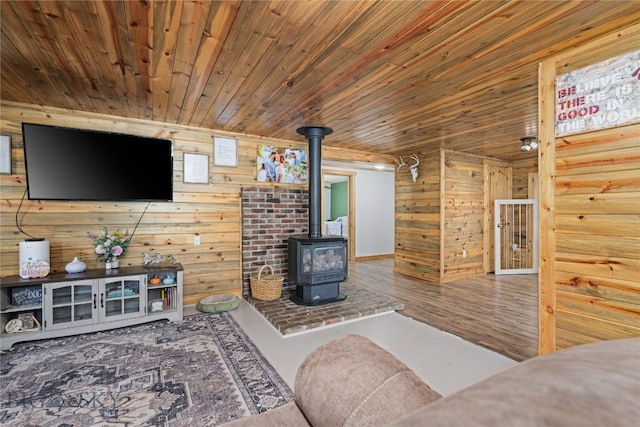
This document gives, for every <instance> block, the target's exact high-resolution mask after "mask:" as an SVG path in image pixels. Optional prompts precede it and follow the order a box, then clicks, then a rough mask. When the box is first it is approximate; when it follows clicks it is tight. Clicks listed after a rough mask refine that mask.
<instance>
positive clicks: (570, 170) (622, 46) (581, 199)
mask: <svg viewBox="0 0 640 427" xmlns="http://www.w3.org/2000/svg"><path fill="white" fill-rule="evenodd" d="M639 38H640V25H634V26H631V27H629V28H627V29H625V30H622V31H618V32H616V33H614V34H610V35H608V36H605V37H603V38H602V39H600V40H598V41H596V42H593V43H589V44H587V45H583V46H580V47H578V48H575V49H573V50H572V51H570V52H566V53H563V54H559V55H557V56H556V57H554V58H551V59H549V60H547V61H545V62H543V63H542V64H541V66H540V74H539V80H540V83H539V99H540V114H539V129H540V142H541V145H540V149H541V151H540V183H541V185H540V200H541V203H540V230H541V235H540V274H539V287H540V325H539V330H540V348H539V351H540V353H548V352H552V351H555V350H556V349H562V348H567V347H571V346H575V345H578V344H584V343H589V342H593V341H600V340H609V339H616V338H623V337H632V336H640V284H639V282H638V271H640V234H639V233H638V230H639V229H640V221H639V212H640V210H639V204H638V200H640V187H639V185H638V183H639V181H638V177H639V176H640V137H639V135H640V124H634V125H627V126H622V127H618V128H612V129H606V130H598V131H594V132H587V133H582V134H576V135H571V136H564V137H558V138H556V137H555V127H554V124H555V118H554V106H555V93H554V80H555V77H556V75H560V74H564V73H565V72H568V71H571V70H574V69H577V68H581V67H584V66H586V65H590V64H594V63H597V62H599V61H602V60H604V59H607V58H611V57H614V56H617V55H620V54H623V53H626V52H630V51H633V50H636V49H637V46H638V45H637V40H638V39H639Z"/></svg>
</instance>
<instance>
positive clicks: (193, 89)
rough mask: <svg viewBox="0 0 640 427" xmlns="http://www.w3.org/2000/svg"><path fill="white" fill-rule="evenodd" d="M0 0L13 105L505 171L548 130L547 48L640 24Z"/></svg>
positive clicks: (493, 6)
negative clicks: (543, 76)
mask: <svg viewBox="0 0 640 427" xmlns="http://www.w3.org/2000/svg"><path fill="white" fill-rule="evenodd" d="M0 4H1V10H0V13H1V24H2V25H1V30H2V40H1V42H2V45H1V49H2V51H1V60H2V62H1V67H2V68H1V73H0V75H1V82H0V83H1V86H0V96H1V98H2V99H3V100H8V101H17V102H25V103H32V104H41V105H47V106H56V107H63V108H69V109H80V110H85V111H91V112H97V113H105V114H112V115H117V116H125V117H133V118H141V119H150V120H156V121H163V122H168V123H176V124H184V125H193V126H200V127H205V128H212V129H223V130H228V131H233V132H240V133H248V134H252V135H263V136H269V137H276V138H285V139H291V140H302V138H301V137H300V136H299V135H297V134H296V132H295V129H296V128H297V127H298V126H301V125H305V124H322V125H327V126H331V127H332V128H334V134H333V135H332V136H331V137H329V138H327V139H325V144H327V145H335V146H341V147H347V148H351V149H357V150H371V151H379V152H382V153H387V154H393V155H397V154H403V155H406V154H411V153H413V152H428V151H429V150H432V149H434V148H437V147H440V146H445V147H447V148H451V149H455V150H460V151H471V152H475V153H478V154H482V155H487V156H492V157H497V158H502V159H505V160H513V159H517V158H521V154H520V151H519V139H520V138H521V137H524V136H530V135H533V136H535V135H536V133H537V129H536V128H537V66H538V62H539V61H540V60H541V59H542V58H543V57H545V56H546V55H549V54H551V53H554V51H553V50H552V48H551V47H552V46H554V49H555V50H558V49H565V48H570V47H571V46H572V45H574V44H576V43H577V42H579V41H580V42H582V41H584V40H587V39H590V38H593V37H596V36H597V35H598V34H600V33H601V32H602V31H609V30H611V29H615V28H621V27H623V26H626V25H628V24H629V23H633V22H638V21H639V20H640V15H639V11H638V9H639V8H638V3H637V2H635V1H616V2H609V1H573V2H562V1H512V2H503V1H479V2H478V1H452V2H444V1H422V2H419V1H222V2H213V1H120V0H116V1H98V0H94V1H89V0H86V1H2V2H0ZM598 27H600V28H598ZM596 28H598V29H597V30H594V29H596Z"/></svg>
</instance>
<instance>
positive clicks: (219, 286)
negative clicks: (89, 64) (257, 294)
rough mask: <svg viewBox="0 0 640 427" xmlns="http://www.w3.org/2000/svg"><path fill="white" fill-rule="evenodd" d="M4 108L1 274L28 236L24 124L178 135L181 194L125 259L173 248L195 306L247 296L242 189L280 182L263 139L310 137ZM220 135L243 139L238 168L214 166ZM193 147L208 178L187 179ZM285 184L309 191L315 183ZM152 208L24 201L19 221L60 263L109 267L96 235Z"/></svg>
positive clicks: (150, 220)
mask: <svg viewBox="0 0 640 427" xmlns="http://www.w3.org/2000/svg"><path fill="white" fill-rule="evenodd" d="M1 107H2V118H1V119H0V132H1V133H3V134H9V135H10V136H11V145H12V173H11V174H10V175H0V190H1V193H2V203H1V206H0V214H1V215H0V218H1V219H0V221H1V223H0V256H1V258H0V261H1V262H0V268H1V270H0V276H7V275H13V274H17V273H18V255H19V253H18V245H19V242H20V241H22V240H24V239H25V237H26V236H24V235H22V234H21V233H20V232H19V231H18V229H17V228H16V224H15V216H16V210H17V209H18V206H19V205H20V200H21V198H22V197H23V194H24V192H25V189H26V181H25V175H24V174H25V169H24V154H23V146H22V130H21V124H22V122H30V123H38V124H46V125H54V126H64V127H72V128H80V129H89V130H98V131H109V132H119V133H126V134H132V135H139V136H153V137H161V138H169V139H173V141H174V171H173V172H174V201H173V202H171V203H151V204H150V205H149V207H148V210H147V211H146V213H145V214H144V216H143V217H142V220H141V222H140V225H139V227H138V229H137V231H136V234H135V237H134V239H133V241H132V243H131V245H130V246H129V248H128V250H127V252H126V254H125V255H124V256H123V257H122V259H121V264H122V265H141V264H142V258H143V256H142V254H143V252H148V253H151V254H155V253H161V254H163V255H168V254H171V255H173V256H174V257H175V258H176V260H177V261H178V262H180V263H182V265H183V267H184V302H185V304H186V305H188V304H194V303H196V302H197V301H199V300H200V299H201V298H202V297H203V296H206V295H211V294H219V293H234V294H237V295H240V294H241V293H242V265H241V263H242V253H241V244H242V237H241V224H242V223H241V208H240V205H241V201H240V191H241V189H242V188H243V187H263V188H276V187H278V186H274V185H272V184H268V183H258V182H257V181H256V179H255V178H256V172H257V171H256V155H257V146H258V145H259V144H267V145H278V146H287V147H292V148H306V141H305V140H303V138H302V137H301V141H284V140H277V139H268V138H261V137H257V136H250V135H244V134H233V133H229V132H217V131H215V130H211V129H204V128H197V127H188V126H179V125H174V124H170V123H162V122H154V121H150V120H133V119H125V118H122V117H118V116H111V115H104V114H94V113H85V112H81V111H72V110H64V109H57V108H50V107H42V106H37V105H26V104H18V103H12V102H8V101H2V105H1ZM214 135H219V136H227V137H234V138H236V139H237V142H238V146H237V150H238V166H237V167H235V168H234V167H217V166H214V165H213V136H214ZM185 152H192V153H204V154H208V155H209V184H186V183H183V177H182V171H183V166H182V159H183V153H185ZM323 158H325V159H335V160H342V161H349V160H353V161H359V162H376V163H378V162H380V163H386V164H392V163H393V160H392V159H391V158H390V157H388V156H384V155H375V154H370V153H365V152H362V151H351V150H348V149H341V148H340V149H338V148H331V147H323ZM98 169H99V161H98V160H96V170H98ZM151 184H152V183H150V185H151ZM280 186H282V187H291V188H299V189H303V190H306V189H307V187H306V185H291V184H281V185H280ZM146 205H147V204H146V203H140V202H137V203H115V202H58V201H56V202H54V201H30V200H25V201H24V203H23V204H22V207H21V208H20V212H19V220H20V222H21V224H22V226H23V228H24V230H25V231H26V232H28V233H29V234H32V235H34V236H42V237H46V238H47V239H48V240H49V241H50V245H51V259H50V261H51V267H52V270H54V271H63V270H64V266H65V265H66V263H68V262H69V261H71V260H72V259H73V257H74V256H78V257H79V258H80V259H82V260H83V261H85V262H86V263H87V265H88V268H103V265H102V264H101V263H99V262H98V261H96V260H95V256H94V254H93V246H92V240H91V239H90V238H89V237H88V236H87V232H93V233H97V232H99V231H100V230H102V228H103V227H105V226H107V227H109V228H110V229H112V230H115V229H120V230H122V231H124V230H126V229H128V230H129V232H131V231H132V230H133V228H134V226H135V224H136V222H137V221H138V219H139V218H140V216H141V214H142V213H143V211H144V209H145V207H146ZM196 235H198V236H200V241H201V244H200V245H199V246H195V245H194V244H193V239H194V236H196Z"/></svg>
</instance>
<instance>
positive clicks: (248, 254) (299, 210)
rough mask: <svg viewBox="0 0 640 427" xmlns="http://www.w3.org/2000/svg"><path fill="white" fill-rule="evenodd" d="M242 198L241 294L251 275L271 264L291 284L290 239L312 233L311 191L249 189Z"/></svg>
mask: <svg viewBox="0 0 640 427" xmlns="http://www.w3.org/2000/svg"><path fill="white" fill-rule="evenodd" d="M241 199H242V294H243V295H250V294H251V288H250V283H249V276H250V275H251V274H253V273H257V272H258V271H259V270H260V267H262V266H264V265H265V264H269V265H271V266H272V267H273V269H274V271H275V274H276V275H278V276H283V277H284V284H283V286H284V287H285V288H286V287H287V285H288V281H287V274H288V267H287V239H288V238H289V236H290V235H292V234H308V233H309V191H308V190H307V189H306V188H300V187H278V186H276V187H268V188H267V187H247V188H243V189H242V191H241Z"/></svg>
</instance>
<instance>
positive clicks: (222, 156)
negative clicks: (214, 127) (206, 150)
mask: <svg viewBox="0 0 640 427" xmlns="http://www.w3.org/2000/svg"><path fill="white" fill-rule="evenodd" d="M213 164H214V165H216V166H231V167H237V166H238V142H237V141H236V140H235V139H234V138H225V137H221V136H214V137H213Z"/></svg>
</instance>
